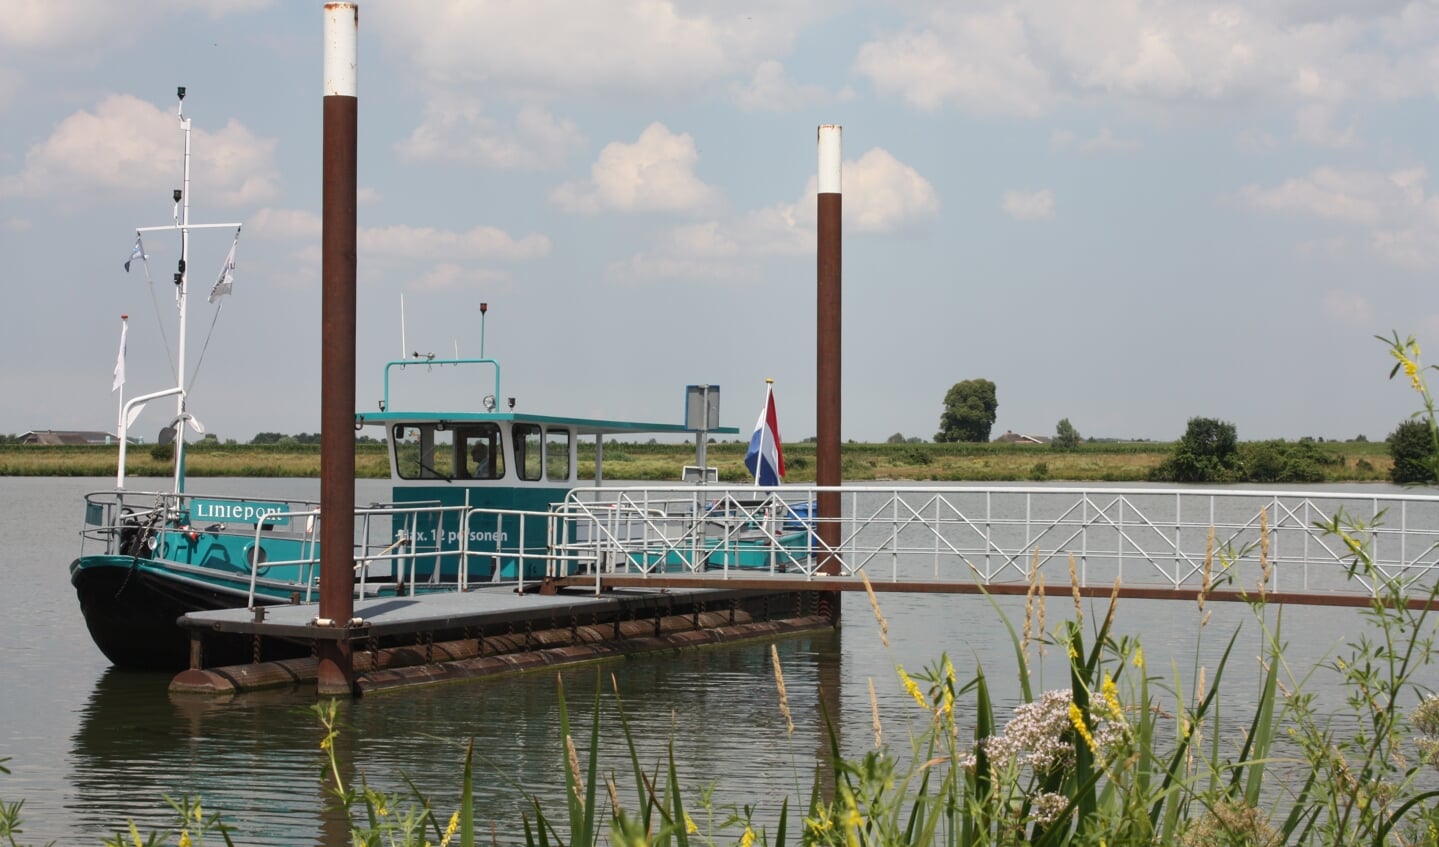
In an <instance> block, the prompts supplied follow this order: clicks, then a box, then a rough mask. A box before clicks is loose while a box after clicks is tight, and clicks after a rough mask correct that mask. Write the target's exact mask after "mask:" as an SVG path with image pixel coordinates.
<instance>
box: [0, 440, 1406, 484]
mask: <svg viewBox="0 0 1439 847" xmlns="http://www.w3.org/2000/svg"><path fill="white" fill-rule="evenodd" d="M1315 446H1316V448H1317V449H1318V450H1319V451H1321V453H1322V454H1323V455H1325V456H1326V457H1328V459H1329V461H1328V462H1327V463H1326V464H1324V465H1323V466H1322V470H1323V472H1324V476H1325V481H1327V482H1380V481H1385V480H1387V479H1388V474H1389V468H1390V465H1391V464H1392V463H1391V461H1390V458H1389V454H1388V449H1387V447H1386V445H1385V444H1384V443H1383V442H1337V441H1335V442H1324V443H1321V444H1317V445H1315ZM1172 449H1173V445H1172V444H1170V443H1164V442H1133V443H1120V442H1116V443H1100V444H1082V445H1080V446H1079V447H1078V448H1077V449H1074V450H1067V451H1064V450H1055V449H1052V448H1050V447H1049V446H1047V445H1033V444H1030V445H1020V444H858V443H850V444H845V445H843V447H842V450H841V461H842V468H843V476H844V478H845V479H846V480H856V481H859V480H895V481H916V482H930V481H946V482H948V481H974V482H997V481H1023V480H1036V481H1037V480H1064V481H1074V482H1086V481H1105V482H1138V481H1143V480H1147V479H1148V478H1149V473H1150V470H1151V469H1153V468H1154V467H1155V466H1157V465H1158V464H1159V463H1160V462H1162V461H1163V460H1164V459H1165V458H1166V457H1167V456H1168V455H1169V454H1170V452H1171V450H1172ZM580 450H581V455H582V456H586V455H592V454H593V450H594V446H593V444H591V443H588V442H582V443H581V447H580ZM744 450H745V445H744V443H742V442H727V443H718V444H711V445H709V447H708V451H707V452H708V456H707V458H708V461H709V464H710V465H712V466H714V467H717V468H719V472H720V478H721V479H722V480H725V481H728V482H742V481H744V479H745V478H746V471H745V468H744ZM118 455H119V454H118V451H117V449H116V448H115V447H104V446H95V447H91V446H84V447H52V446H40V445H17V444H8V445H0V476H111V475H113V474H114V473H115V464H116V461H117V459H118ZM784 455H785V463H786V465H787V470H788V475H787V477H786V479H787V481H789V482H797V483H803V482H813V481H814V474H815V445H814V443H812V442H806V443H801V444H786V445H785V447H784ZM186 456H187V459H186V474H187V476H191V477H212V476H251V477H270V476H273V477H317V476H319V474H320V448H319V447H318V446H314V445H286V446H280V445H249V444H206V443H198V444H193V445H189V446H188V447H187V448H186ZM693 463H694V445H692V444H625V443H614V442H611V443H607V444H606V445H605V477H606V478H607V479H624V480H653V481H667V480H678V479H679V478H680V473H681V470H682V468H683V467H684V466H685V465H687V464H693ZM126 472H127V474H128V475H130V476H142V477H143V476H154V477H164V476H168V475H170V473H171V463H170V461H169V459H168V458H166V457H165V455H164V453H163V451H156V450H155V448H153V447H150V446H139V447H132V448H131V449H130V450H129V451H128V453H127V456H126ZM355 473H356V476H358V477H362V478H370V479H384V478H387V477H388V476H389V460H388V458H387V457H386V454H385V448H384V446H383V445H378V444H362V445H358V446H357V447H356V450H355Z"/></svg>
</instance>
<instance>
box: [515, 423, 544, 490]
mask: <svg viewBox="0 0 1439 847" xmlns="http://www.w3.org/2000/svg"><path fill="white" fill-rule="evenodd" d="M514 431H515V470H516V471H517V472H518V473H519V475H520V479H526V480H531V481H534V480H538V479H540V478H541V473H542V472H543V470H544V466H543V464H542V462H543V461H544V455H543V452H542V451H543V447H544V442H543V441H541V434H540V427H539V425H538V424H515V430H514Z"/></svg>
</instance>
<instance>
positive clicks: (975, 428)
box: [934, 379, 999, 442]
mask: <svg viewBox="0 0 1439 847" xmlns="http://www.w3.org/2000/svg"><path fill="white" fill-rule="evenodd" d="M998 410H999V400H998V397H997V395H996V393H995V387H994V383H993V382H990V381H989V380H987V379H966V380H965V381H963V382H956V383H955V384H954V385H953V386H951V387H950V389H949V391H948V392H947V393H946V394H945V395H944V411H943V412H942V413H941V414H940V416H939V432H937V433H935V436H934V440H935V441H940V442H947V441H971V442H985V441H988V440H989V430H990V428H991V427H993V426H994V419H995V417H996V414H997V412H998Z"/></svg>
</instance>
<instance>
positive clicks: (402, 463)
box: [391, 424, 456, 479]
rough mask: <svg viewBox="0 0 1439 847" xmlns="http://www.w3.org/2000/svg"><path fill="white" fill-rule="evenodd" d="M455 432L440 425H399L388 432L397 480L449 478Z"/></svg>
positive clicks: (452, 470)
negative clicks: (397, 475) (392, 442)
mask: <svg viewBox="0 0 1439 847" xmlns="http://www.w3.org/2000/svg"><path fill="white" fill-rule="evenodd" d="M454 435H455V433H454V432H453V431H451V430H450V428H449V427H448V426H445V425H444V424H420V425H414V424H402V425H398V426H396V427H395V428H394V429H393V430H392V432H391V438H392V439H393V440H394V443H395V471H396V473H398V474H399V476H400V478H401V479H452V478H454V475H455V466H456V463H455V438H454Z"/></svg>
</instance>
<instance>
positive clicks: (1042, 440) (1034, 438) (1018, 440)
mask: <svg viewBox="0 0 1439 847" xmlns="http://www.w3.org/2000/svg"><path fill="white" fill-rule="evenodd" d="M994 443H995V444H1048V443H1049V436H1047V435H1024V434H1022V433H1018V432H1010V431H1009V430H1005V433H1004V435H1001V436H1000V437H998V438H996V439H994Z"/></svg>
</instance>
